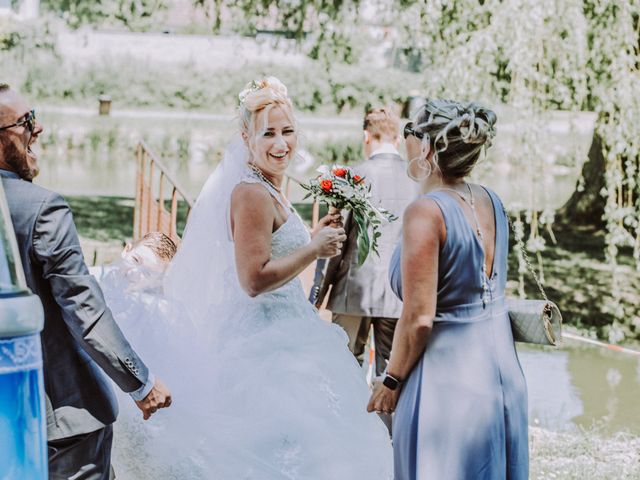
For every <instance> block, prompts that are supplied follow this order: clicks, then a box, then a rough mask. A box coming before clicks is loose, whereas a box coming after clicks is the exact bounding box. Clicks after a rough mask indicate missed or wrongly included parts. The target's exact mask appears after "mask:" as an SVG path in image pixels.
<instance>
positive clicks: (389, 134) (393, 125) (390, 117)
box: [362, 107, 400, 141]
mask: <svg viewBox="0 0 640 480" xmlns="http://www.w3.org/2000/svg"><path fill="white" fill-rule="evenodd" d="M399 123H400V117H398V114H397V113H396V112H395V111H394V110H393V109H392V108H390V107H381V108H372V109H371V110H369V111H367V113H366V114H365V116H364V124H363V126H362V129H363V130H366V131H367V132H369V134H370V135H371V136H372V137H373V138H374V139H375V140H377V141H384V140H387V141H394V140H396V139H397V138H398V135H399V133H400V130H399V127H398V124H399Z"/></svg>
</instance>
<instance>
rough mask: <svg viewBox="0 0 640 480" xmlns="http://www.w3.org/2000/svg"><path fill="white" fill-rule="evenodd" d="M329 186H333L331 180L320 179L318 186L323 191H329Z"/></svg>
mask: <svg viewBox="0 0 640 480" xmlns="http://www.w3.org/2000/svg"><path fill="white" fill-rule="evenodd" d="M331 187H333V182H332V181H331V180H320V188H321V189H322V190H324V191H325V192H330V191H331Z"/></svg>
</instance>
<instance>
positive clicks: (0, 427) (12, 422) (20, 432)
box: [0, 183, 48, 480]
mask: <svg viewBox="0 0 640 480" xmlns="http://www.w3.org/2000/svg"><path fill="white" fill-rule="evenodd" d="M43 324H44V314H43V311H42V304H41V303H40V299H39V298H38V297H37V296H35V295H32V294H31V292H30V291H29V289H28V288H27V286H26V281H25V279H24V273H23V271H22V264H21V262H20V258H19V255H18V249H17V246H16V242H15V236H14V232H13V227H12V224H11V217H10V216H9V211H8V209H7V207H6V200H5V197H4V191H3V189H2V184H1V183H0V480H17V479H29V480H46V479H47V477H48V472H47V430H46V427H47V425H46V411H45V400H44V380H43V376H42V346H41V343H40V331H41V330H42V327H43Z"/></svg>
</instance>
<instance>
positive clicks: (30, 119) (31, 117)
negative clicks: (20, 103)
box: [0, 110, 36, 133]
mask: <svg viewBox="0 0 640 480" xmlns="http://www.w3.org/2000/svg"><path fill="white" fill-rule="evenodd" d="M23 125H24V126H25V127H26V128H27V130H29V133H33V131H34V130H35V128H36V111H35V110H31V111H30V112H29V113H27V114H26V116H25V117H24V118H23V119H22V120H20V121H19V122H16V123H14V124H12V125H5V126H4V127H0V130H6V129H8V128H13V127H22V126H23Z"/></svg>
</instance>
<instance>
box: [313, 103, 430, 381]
mask: <svg viewBox="0 0 640 480" xmlns="http://www.w3.org/2000/svg"><path fill="white" fill-rule="evenodd" d="M399 123H400V119H399V118H398V115H397V114H396V113H395V112H394V111H393V110H392V109H390V108H374V109H372V110H370V111H368V112H367V114H366V115H365V117H364V126H363V146H364V153H365V155H366V157H367V160H366V161H364V162H363V163H361V164H359V165H358V166H356V167H355V168H354V173H355V174H357V175H360V176H361V177H364V179H365V182H366V183H367V184H369V185H371V195H372V198H371V200H372V203H373V204H374V205H377V206H380V207H382V208H384V209H386V210H388V211H389V212H391V213H393V214H394V215H395V216H397V217H398V220H396V221H394V222H390V223H384V224H382V225H381V226H380V232H381V234H382V235H381V236H380V238H379V239H378V251H379V253H380V256H379V257H378V256H377V255H375V254H374V253H371V254H370V255H369V256H368V257H367V260H366V261H365V263H364V264H363V265H362V266H361V267H358V248H357V241H356V237H357V228H358V227H357V225H356V224H355V222H353V219H352V218H351V216H350V215H349V213H346V214H345V222H344V223H345V230H346V232H347V236H348V238H347V241H346V243H345V246H344V248H343V249H342V253H341V255H338V256H336V257H333V258H331V259H330V260H329V264H328V266H327V268H326V274H325V275H324V276H323V275H322V270H321V267H320V268H319V270H318V271H317V272H316V281H315V284H314V287H313V289H312V292H311V296H312V302H313V303H314V304H315V305H316V306H317V307H320V306H321V305H322V302H323V300H324V298H325V296H326V294H327V292H328V291H329V287H331V292H330V293H329V299H328V302H327V309H328V310H330V311H331V312H332V317H333V321H334V322H335V323H337V324H338V325H340V326H342V327H343V328H344V329H345V331H346V332H347V335H348V336H349V349H350V350H351V351H352V352H353V354H354V355H355V356H356V358H357V359H358V361H359V362H360V363H361V364H362V361H363V358H362V355H363V353H364V348H365V345H366V343H367V338H368V335H369V329H370V328H371V326H372V325H373V333H374V338H375V351H376V375H381V374H382V373H383V371H384V369H385V368H386V363H387V361H388V360H389V354H390V352H391V345H392V342H393V333H394V331H395V326H396V322H397V320H398V318H399V317H400V313H401V311H402V303H401V302H400V300H398V298H397V297H396V296H395V294H394V293H393V292H392V291H391V288H390V287H389V279H388V266H389V261H390V259H391V255H392V254H393V251H394V249H395V247H396V245H397V244H398V242H399V241H400V237H401V233H402V214H403V212H404V209H405V208H406V207H407V206H408V205H409V203H410V202H411V201H412V200H414V199H415V197H416V194H417V187H416V183H415V182H413V181H412V180H411V179H409V177H408V176H407V174H406V165H407V164H406V162H405V160H404V159H403V158H402V156H401V155H400V153H399V152H398V149H397V147H398V144H399V142H400V132H399ZM314 296H315V298H313V297H314Z"/></svg>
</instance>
